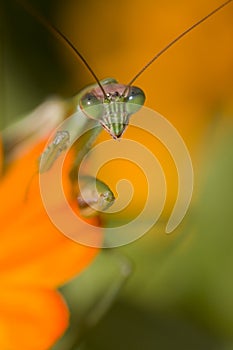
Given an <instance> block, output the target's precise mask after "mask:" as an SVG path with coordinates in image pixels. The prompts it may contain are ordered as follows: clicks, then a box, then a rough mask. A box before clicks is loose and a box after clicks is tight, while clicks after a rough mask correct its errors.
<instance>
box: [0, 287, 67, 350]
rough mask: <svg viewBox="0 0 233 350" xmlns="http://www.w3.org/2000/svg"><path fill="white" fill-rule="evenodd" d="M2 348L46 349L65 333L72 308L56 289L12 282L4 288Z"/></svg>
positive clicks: (0, 327) (0, 322)
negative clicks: (37, 287) (69, 310)
mask: <svg viewBox="0 0 233 350" xmlns="http://www.w3.org/2000/svg"><path fill="white" fill-rule="evenodd" d="M0 300H1V302H0V348H1V349H5V350H46V349H49V348H50V347H51V346H52V345H53V344H54V342H55V341H56V340H57V339H58V338H59V337H60V336H61V335H62V334H63V332H64V331H65V329H66V327H67V325H68V311H67V308H66V306H65V304H64V302H63V300H62V298H61V296H60V295H59V294H58V293H56V292H55V291H52V290H46V289H36V288H30V287H24V288H17V287H14V286H10V287H9V288H2V289H1V290H0Z"/></svg>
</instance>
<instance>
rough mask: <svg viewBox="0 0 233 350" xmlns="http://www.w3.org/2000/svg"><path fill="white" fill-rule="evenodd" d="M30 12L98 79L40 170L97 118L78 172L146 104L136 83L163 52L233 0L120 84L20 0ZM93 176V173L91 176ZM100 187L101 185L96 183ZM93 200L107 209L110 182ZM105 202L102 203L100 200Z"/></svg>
mask: <svg viewBox="0 0 233 350" xmlns="http://www.w3.org/2000/svg"><path fill="white" fill-rule="evenodd" d="M17 1H18V2H19V3H20V4H21V5H22V6H23V7H24V8H25V10H26V11H27V12H29V13H30V14H31V15H32V16H34V17H35V18H36V19H37V20H38V21H39V22H40V23H41V24H42V25H43V26H45V27H46V28H47V29H48V30H49V31H50V32H51V33H52V34H54V35H55V36H57V37H59V38H60V39H61V40H63V41H64V42H65V44H67V45H68V47H69V48H70V49H71V50H72V51H73V52H74V53H75V55H76V56H77V57H78V58H79V59H80V60H81V61H82V62H83V64H84V66H85V67H86V68H87V70H88V71H89V72H90V74H91V75H92V77H93V78H94V79H95V81H96V83H95V84H92V85H90V86H88V87H86V88H84V89H83V90H82V91H81V92H80V93H79V94H78V95H77V96H76V97H75V98H74V103H75V110H76V111H78V112H80V113H82V120H81V119H80V120H79V121H78V122H77V123H76V124H75V125H68V126H67V129H65V130H59V131H57V133H56V134H55V136H54V138H53V140H52V141H51V142H50V143H49V145H48V146H47V148H46V149H45V150H44V152H43V153H42V155H41V157H40V162H39V163H40V164H39V173H44V172H47V171H49V170H50V168H51V167H52V166H53V164H54V163H55V162H56V160H57V158H58V157H59V156H60V155H61V153H62V152H64V151H65V150H67V148H68V147H69V146H70V144H71V143H72V141H73V139H74V138H75V137H76V134H77V133H79V132H80V130H82V129H83V128H84V126H86V124H89V123H91V122H93V121H94V122H96V128H95V129H94V130H95V131H93V132H92V133H91V135H90V137H89V140H88V142H87V143H86V144H85V145H84V146H83V148H82V149H81V151H80V153H79V154H77V157H76V160H75V164H74V166H73V167H72V171H71V173H72V174H73V175H74V174H75V173H76V172H77V169H78V167H79V165H80V162H81V159H82V158H83V156H84V155H85V154H86V153H87V152H88V150H89V149H90V148H91V147H92V144H93V143H94V141H95V139H96V137H97V136H98V135H99V133H100V132H101V131H102V130H103V129H105V130H106V131H107V132H108V133H109V134H110V136H111V137H112V138H114V139H120V138H121V137H122V135H123V133H124V131H125V130H126V128H127V125H128V124H129V122H130V117H131V116H132V115H134V114H135V113H136V112H137V111H138V110H140V108H141V107H142V106H143V105H144V102H145V94H144V92H143V90H142V89H141V88H139V87H137V86H134V85H133V84H134V82H135V81H136V80H137V79H138V77H139V76H141V75H142V74H143V73H144V72H145V70H147V69H148V68H149V67H150V66H151V65H152V64H153V63H154V62H155V61H156V60H157V59H158V58H159V57H160V56H162V55H163V54H164V53H165V52H167V50H168V49H170V48H171V47H172V46H173V45H174V44H176V43H177V42H178V41H180V40H181V39H182V38H183V37H184V36H185V35H187V34H188V33H190V32H191V31H193V30H194V29H195V28H196V27H198V26H199V25H201V24H202V23H203V22H205V21H206V20H208V19H209V18H210V17H211V16H213V15H214V14H216V13H217V12H218V11H220V10H221V9H223V8H224V7H225V6H227V5H229V4H230V3H231V1H232V0H228V1H225V2H224V3H222V4H221V5H220V6H218V7H217V8H215V9H214V10H212V11H211V12H209V13H208V14H207V15H206V16H204V17H203V18H201V19H200V20H198V21H197V22H196V23H194V24H193V25H191V26H190V27H188V28H187V29H186V30H185V31H183V32H182V33H181V34H180V35H178V36H177V37H176V38H175V39H174V40H172V41H171V42H170V43H168V44H167V45H166V46H165V47H164V48H163V49H162V50H160V51H159V52H158V53H157V54H155V55H154V56H153V57H152V59H151V60H150V61H149V62H148V63H147V64H146V65H145V66H144V67H142V68H141V69H140V70H139V71H138V72H137V73H136V74H135V75H134V77H133V78H132V79H131V80H130V82H129V83H128V84H120V83H118V82H117V81H116V79H114V78H107V79H104V80H99V78H98V77H97V76H96V74H95V72H94V70H93V69H92V68H91V67H90V65H89V63H88V62H87V61H86V59H85V58H84V56H83V55H82V54H81V53H80V51H79V50H78V49H77V48H76V47H75V46H74V45H73V43H72V42H71V41H70V40H69V38H67V37H66V36H65V35H64V34H63V33H62V32H61V31H60V30H59V29H58V28H57V27H55V26H54V25H53V24H52V23H50V22H48V21H47V20H46V19H45V18H44V17H42V16H41V15H40V14H39V13H37V12H36V11H35V10H34V9H33V8H32V7H31V6H30V5H29V4H27V3H25V2H23V1H19V0H17ZM88 179H89V180H90V179H91V177H89V178H88ZM84 183H85V185H84V189H85V188H86V191H89V190H90V187H91V188H92V183H94V182H92V181H84ZM96 188H97V187H96ZM91 196H92V197H91V198H90V202H89V203H86V204H87V205H89V204H90V205H91V204H93V203H96V207H95V209H94V210H93V212H97V211H98V209H99V210H105V208H108V207H109V205H111V204H112V203H113V202H114V195H113V193H112V192H111V190H110V189H109V188H108V186H107V185H106V184H104V183H102V182H99V186H98V189H96V190H95V191H92V195H91ZM78 198H79V199H78V204H79V205H80V206H81V207H83V206H84V202H83V199H82V198H81V197H79V196H78ZM100 203H101V204H100Z"/></svg>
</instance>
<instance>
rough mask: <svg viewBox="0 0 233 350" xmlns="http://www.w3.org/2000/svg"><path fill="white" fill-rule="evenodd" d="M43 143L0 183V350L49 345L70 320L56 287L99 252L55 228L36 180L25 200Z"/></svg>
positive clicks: (38, 348)
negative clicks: (45, 208)
mask: <svg viewBox="0 0 233 350" xmlns="http://www.w3.org/2000/svg"><path fill="white" fill-rule="evenodd" d="M43 144H44V142H39V143H38V144H36V145H35V146H34V147H33V148H31V149H30V150H29V151H28V152H27V153H25V154H24V155H22V154H21V155H20V156H18V157H17V159H16V160H14V161H13V162H11V164H10V165H9V167H8V170H7V172H6V173H5V174H4V176H3V175H2V177H1V179H0V197H1V210H0V220H1V233H0V259H1V265H0V280H1V289H0V349H4V350H5V349H8V350H45V349H49V348H50V347H51V346H52V344H53V343H54V342H55V341H56V340H57V339H58V338H59V337H60V336H61V335H62V333H63V332H64V330H65V329H66V327H67V325H68V318H69V314H68V310H67V307H66V305H65V303H64V301H63V300H62V298H61V296H60V295H59V293H58V292H57V291H56V288H57V287H58V286H59V285H61V284H63V283H65V282H66V281H67V280H68V279H70V278H71V277H73V276H75V275H76V274H77V273H79V272H80V271H81V270H82V269H83V268H85V267H86V266H87V265H88V264H89V263H90V262H91V261H92V260H93V258H94V257H95V256H96V254H97V252H98V250H97V249H94V248H87V247H85V246H81V245H79V244H77V243H75V242H73V241H71V240H69V239H68V238H66V237H65V236H64V235H62V234H61V233H60V232H59V231H58V230H57V229H56V228H55V227H54V225H53V224H52V223H51V221H50V220H49V218H48V216H47V214H46V212H45V210H44V207H43V204H42V201H41V197H40V192H39V185H38V176H35V177H34V178H33V181H32V183H31V185H30V189H29V195H28V199H27V201H25V200H24V199H25V193H26V190H27V188H28V184H29V182H30V180H31V178H32V175H33V174H35V173H36V171H37V161H36V160H37V158H38V156H39V155H40V153H41V151H42V149H43ZM0 149H1V147H0ZM1 161H2V156H0V164H1ZM93 223H96V220H93Z"/></svg>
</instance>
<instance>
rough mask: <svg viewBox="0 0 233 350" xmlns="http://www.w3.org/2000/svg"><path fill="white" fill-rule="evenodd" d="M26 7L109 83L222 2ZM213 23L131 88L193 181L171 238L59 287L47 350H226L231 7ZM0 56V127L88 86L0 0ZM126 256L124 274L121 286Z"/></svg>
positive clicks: (232, 239) (52, 43)
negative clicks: (165, 124) (188, 203)
mask: <svg viewBox="0 0 233 350" xmlns="http://www.w3.org/2000/svg"><path fill="white" fill-rule="evenodd" d="M30 2H31V3H32V4H33V5H34V6H35V7H36V8H38V9H39V11H40V12H41V13H43V14H44V15H45V16H46V17H47V18H49V19H50V20H51V21H53V22H54V23H56V24H57V25H58V26H59V28H60V29H61V30H64V31H65V32H66V33H67V35H68V36H69V37H70V38H71V39H72V40H73V41H74V42H75V44H76V46H77V47H78V48H79V49H80V51H81V52H82V53H83V54H84V56H85V57H87V59H88V62H89V63H90V64H91V66H93V68H94V70H95V71H96V73H97V75H98V76H100V78H104V77H106V76H109V75H110V76H111V75H113V76H114V75H115V74H116V78H121V79H123V80H127V81H128V80H129V79H130V78H131V77H132V75H133V74H135V73H136V71H137V69H139V68H141V67H142V65H143V64H144V63H146V61H147V60H148V59H149V58H151V53H152V52H154V53H155V52H156V50H155V48H154V47H155V46H156V45H155V43H156V41H157V42H158V43H160V44H161V46H163V45H164V44H166V43H167V42H168V39H171V38H173V37H174V36H175V34H176V33H179V32H180V31H181V30H182V29H184V28H186V27H187V26H188V25H190V24H192V23H193V21H194V19H195V18H200V17H201V16H202V15H204V14H206V13H207V12H208V11H209V10H211V9H213V8H214V7H215V6H217V5H219V2H218V1H206V2H205V3H203V2H201V1H197V2H195V4H188V5H187V3H186V2H185V1H175V2H172V1H166V2H164V1H163V2H162V1H156V2H152V1H146V2H145V3H144V2H143V4H141V3H140V2H137V1H136V2H135V3H133V4H132V3H131V2H128V1H126V2H123V1H119V3H118V4H116V3H114V4H109V2H107V1H103V2H102V3H101V4H98V3H97V2H96V1H92V0H90V1H89V2H83V1H80V2H77V1H74V0H73V1H72V0H69V1H66V2H64V1H55V0H54V1H39V0H38V1H35V0H34V1H30ZM187 7H189V8H187ZM104 9H105V10H104ZM111 10H112V11H111ZM218 17H219V18H218ZM147 18H149V19H148V27H147V25H146V24H147V23H146V22H147ZM153 18H155V19H154V21H152V19H153ZM214 21H215V22H214ZM214 21H212V22H211V21H210V23H209V24H206V25H205V26H204V27H202V28H201V29H198V30H197V34H196V36H195V34H194V36H193V39H192V38H191V37H190V39H188V40H186V41H185V42H184V47H183V48H182V47H181V45H180V44H179V45H178V47H177V49H174V51H173V52H171V53H170V54H169V55H170V56H169V55H168V57H165V56H164V60H163V62H164V63H162V62H161V63H160V62H159V63H158V70H156V71H155V70H154V68H153V69H152V70H150V71H147V73H146V74H145V76H144V77H142V78H141V80H140V83H141V85H143V84H144V86H145V89H146V93H147V95H148V105H149V106H150V107H154V106H155V104H156V103H157V104H158V106H159V111H162V112H163V113H164V115H165V116H169V118H170V120H171V122H172V123H173V124H174V125H175V126H176V127H177V128H178V130H179V131H180V132H181V134H182V136H183V137H184V140H185V141H186V142H187V145H188V147H189V148H190V150H191V155H192V158H193V161H194V170H195V179H196V182H195V192H194V201H193V204H192V207H191V209H190V211H189V214H188V216H187V217H186V218H185V221H184V222H183V223H182V225H181V226H180V227H179V228H178V230H176V232H175V233H173V234H172V235H170V236H166V235H165V234H164V223H163V222H160V223H159V224H158V225H157V226H156V227H155V228H154V229H153V230H151V231H150V232H149V233H148V234H147V235H146V236H144V237H143V238H142V239H140V240H138V241H137V242H134V243H132V244H130V245H128V246H125V247H122V248H119V249H116V250H114V251H111V250H110V251H103V252H101V253H100V255H99V257H98V258H97V259H96V261H95V262H94V263H93V265H92V266H90V268H88V269H87V270H86V271H84V272H83V273H82V274H81V275H80V276H79V277H77V278H76V279H75V280H73V281H72V282H71V283H69V284H68V285H66V286H64V287H62V288H61V292H62V293H63V294H64V297H65V299H66V300H67V303H68V305H69V307H70V311H71V326H70V329H69V330H68V332H67V334H66V335H65V337H64V338H63V339H61V341H60V342H59V343H58V344H57V345H55V346H54V348H53V350H62V349H73V350H75V349H90V350H100V349H101V350H105V349H111V350H115V349H123V350H124V349H129V348H132V349H135V350H139V349H145V350H152V349H153V350H154V349H158V350H168V349H171V348H173V349H182V350H183V349H184V350H186V349H189V350H192V349H195V350H196V349H201V350H202V349H203V350H204V349H210V350H212V349H213V350H215V349H216V350H219V349H220V350H231V349H233V229H232V213H233V196H232V193H233V182H232V179H233V154H232V153H233V142H232V139H233V137H232V136H233V128H232V91H233V89H232V76H233V75H232V74H233V64H232V57H233V55H232V51H233V49H232V42H231V41H232V36H231V33H232V32H233V27H232V6H229V7H228V8H226V9H225V10H224V12H223V13H219V14H217V15H216V18H215V20H214ZM142 23H143V26H142ZM181 23H182V24H183V26H181V27H178V26H177V25H178V24H181ZM142 27H145V28H142ZM146 28H148V29H146ZM152 30H154V32H152ZM166 30H167V31H166ZM198 31H199V32H198ZM174 33H175V34H174ZM223 37H224V40H223ZM152 39H153V40H152ZM192 40H193V41H192ZM148 42H149V43H150V44H148ZM220 42H221V45H222V46H221V45H220ZM189 43H190V44H189ZM207 43H208V45H207ZM143 45H144V46H143ZM147 45H148V51H147ZM188 45H190V46H188ZM197 47H200V51H198V50H197V49H196V48H197ZM205 49H206V50H207V52H206V51H205ZM223 49H224V50H226V51H223ZM0 50H1V82H0V90H1V93H0V113H1V128H3V127H6V126H7V125H10V124H11V123H12V122H13V121H14V120H16V119H18V118H20V117H22V116H24V115H25V114H26V113H28V112H29V111H30V110H31V109H33V108H34V107H36V106H37V105H38V104H39V103H41V102H42V101H43V100H44V99H45V98H48V96H50V95H54V94H58V95H61V96H62V97H64V98H67V97H70V96H72V95H74V94H75V93H77V92H78V91H79V90H80V89H81V88H82V87H83V86H85V85H87V84H89V83H91V82H93V79H92V77H91V76H90V75H89V73H88V72H87V70H86V69H85V67H83V65H82V63H81V62H79V61H77V60H76V58H75V57H74V56H73V55H72V53H70V52H69V50H67V49H66V48H65V47H64V45H63V43H62V42H59V41H57V40H56V39H54V38H53V37H52V36H51V35H50V34H49V33H48V32H47V31H46V30H45V29H44V28H42V27H41V25H40V24H38V23H37V22H36V21H35V19H33V18H32V17H31V16H29V15H28V14H27V13H25V11H24V10H23V9H22V8H20V7H19V6H18V5H17V4H16V3H15V2H14V1H13V0H12V1H1V48H0ZM176 50H177V52H178V56H176V53H175V52H176ZM218 55H219V57H220V56H221V59H222V61H221V62H220V61H219V58H218ZM142 56H144V58H145V59H144V61H142V59H141V58H142ZM216 56H217V57H216ZM127 57H128V59H127ZM203 57H204V58H203ZM189 58H190V59H191V60H193V61H191V63H190V62H188V61H189ZM161 61H162V60H161ZM208 62H210V63H209V65H208ZM129 65H131V66H132V73H131V72H130V74H129ZM203 72H205V73H206V74H205V75H203ZM176 74H177V75H176ZM155 78H156V79H155ZM179 78H180V79H179ZM156 80H157V81H156ZM178 80H179V81H178ZM123 83H125V81H123ZM177 86H178V87H179V88H177ZM152 96H153V98H151V97H152ZM154 96H155V97H154ZM125 257H126V261H125ZM127 259H128V260H129V261H130V262H131V263H132V265H133V268H132V274H131V275H130V276H129V278H125V279H126V280H127V281H126V283H124V276H123V275H122V272H121V264H123V265H124V264H126V266H127V264H128V262H127ZM121 287H122V288H121ZM118 292H119V293H118ZM113 301H114V302H113ZM105 311H106V312H105ZM102 314H103V315H102ZM102 316H103V317H102ZM95 317H96V319H97V321H98V322H97V324H96V325H95V326H93V324H94V323H95V322H94V321H93V319H95ZM99 318H100V320H98V319H99ZM90 320H92V321H90ZM88 322H90V324H88Z"/></svg>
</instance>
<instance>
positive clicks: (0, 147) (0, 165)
mask: <svg viewBox="0 0 233 350" xmlns="http://www.w3.org/2000/svg"><path fill="white" fill-rule="evenodd" d="M2 165H3V149H2V140H1V138H0V175H1V173H2Z"/></svg>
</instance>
